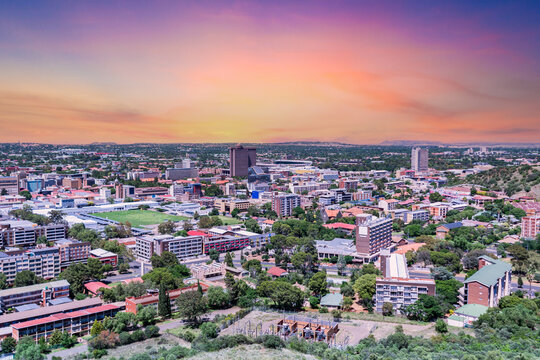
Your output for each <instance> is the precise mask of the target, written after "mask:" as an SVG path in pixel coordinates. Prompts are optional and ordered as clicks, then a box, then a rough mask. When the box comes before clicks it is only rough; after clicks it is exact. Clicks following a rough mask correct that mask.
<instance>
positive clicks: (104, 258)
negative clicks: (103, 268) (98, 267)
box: [90, 249, 118, 268]
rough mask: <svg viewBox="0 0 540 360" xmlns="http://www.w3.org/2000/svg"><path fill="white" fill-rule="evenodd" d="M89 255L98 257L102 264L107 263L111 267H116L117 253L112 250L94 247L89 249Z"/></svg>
mask: <svg viewBox="0 0 540 360" xmlns="http://www.w3.org/2000/svg"><path fill="white" fill-rule="evenodd" d="M90 257H93V258H96V259H99V261H101V263H102V264H103V265H105V264H109V265H112V267H113V268H116V265H118V255H116V254H115V253H113V252H110V251H107V250H103V249H94V250H91V251H90Z"/></svg>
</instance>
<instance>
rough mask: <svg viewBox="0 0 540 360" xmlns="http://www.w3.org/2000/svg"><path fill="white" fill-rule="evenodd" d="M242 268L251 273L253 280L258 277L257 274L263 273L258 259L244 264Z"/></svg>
mask: <svg viewBox="0 0 540 360" xmlns="http://www.w3.org/2000/svg"><path fill="white" fill-rule="evenodd" d="M242 267H243V268H244V269H246V270H247V271H249V273H250V275H251V277H253V278H254V277H256V274H258V273H260V272H261V271H262V265H261V262H260V261H259V260H257V259H252V260H248V261H246V262H245V263H244V264H242Z"/></svg>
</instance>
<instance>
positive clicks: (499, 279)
mask: <svg viewBox="0 0 540 360" xmlns="http://www.w3.org/2000/svg"><path fill="white" fill-rule="evenodd" d="M511 280H512V265H510V264H509V263H507V262H504V261H502V260H496V259H492V258H490V257H489V256H485V255H482V256H480V257H479V258H478V271H477V272H475V273H474V274H473V275H472V276H471V277H469V278H468V279H466V280H465V281H464V282H463V283H464V284H465V286H464V287H463V288H461V289H460V302H461V303H463V304H479V305H484V306H487V307H495V306H497V305H498V304H499V300H500V299H501V298H502V297H503V296H507V295H510V290H511Z"/></svg>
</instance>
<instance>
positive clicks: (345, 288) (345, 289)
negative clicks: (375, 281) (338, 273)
mask: <svg viewBox="0 0 540 360" xmlns="http://www.w3.org/2000/svg"><path fill="white" fill-rule="evenodd" d="M340 292H341V295H343V296H348V297H353V296H354V289H353V287H352V286H351V284H349V283H348V282H342V283H341V291H340Z"/></svg>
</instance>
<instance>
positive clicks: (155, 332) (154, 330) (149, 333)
mask: <svg viewBox="0 0 540 360" xmlns="http://www.w3.org/2000/svg"><path fill="white" fill-rule="evenodd" d="M144 335H145V336H146V338H148V339H150V338H153V337H156V336H159V328H158V327H157V326H156V325H149V326H147V327H146V329H144Z"/></svg>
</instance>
